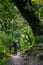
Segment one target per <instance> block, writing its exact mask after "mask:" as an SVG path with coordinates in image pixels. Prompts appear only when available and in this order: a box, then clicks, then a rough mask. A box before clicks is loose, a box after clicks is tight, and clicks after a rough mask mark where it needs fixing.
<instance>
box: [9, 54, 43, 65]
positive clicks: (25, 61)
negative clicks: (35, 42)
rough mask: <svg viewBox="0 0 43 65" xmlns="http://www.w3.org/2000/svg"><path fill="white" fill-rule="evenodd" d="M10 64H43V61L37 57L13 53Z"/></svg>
mask: <svg viewBox="0 0 43 65" xmlns="http://www.w3.org/2000/svg"><path fill="white" fill-rule="evenodd" d="M10 65H43V61H42V60H39V59H37V58H35V57H24V58H22V57H21V56H20V53H18V54H17V55H15V56H14V55H11V60H10Z"/></svg>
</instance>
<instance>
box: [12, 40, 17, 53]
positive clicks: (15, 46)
mask: <svg viewBox="0 0 43 65" xmlns="http://www.w3.org/2000/svg"><path fill="white" fill-rule="evenodd" d="M17 43H18V41H17V40H16V41H13V47H14V54H17V49H18V45H17Z"/></svg>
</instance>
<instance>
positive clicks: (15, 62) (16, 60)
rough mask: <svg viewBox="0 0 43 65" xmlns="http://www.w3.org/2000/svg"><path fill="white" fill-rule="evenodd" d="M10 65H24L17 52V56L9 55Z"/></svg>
mask: <svg viewBox="0 0 43 65" xmlns="http://www.w3.org/2000/svg"><path fill="white" fill-rule="evenodd" d="M10 62H11V65H24V60H23V58H22V57H21V56H20V53H19V52H18V54H17V55H11V61H10Z"/></svg>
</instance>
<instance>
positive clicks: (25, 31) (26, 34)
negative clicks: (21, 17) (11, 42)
mask: <svg viewBox="0 0 43 65" xmlns="http://www.w3.org/2000/svg"><path fill="white" fill-rule="evenodd" d="M34 43H35V37H34V35H33V33H32V30H31V28H30V26H28V25H27V26H24V28H22V32H21V34H20V39H19V45H20V50H22V51H23V50H25V49H26V48H27V47H30V46H32V47H33V45H34Z"/></svg>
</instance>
